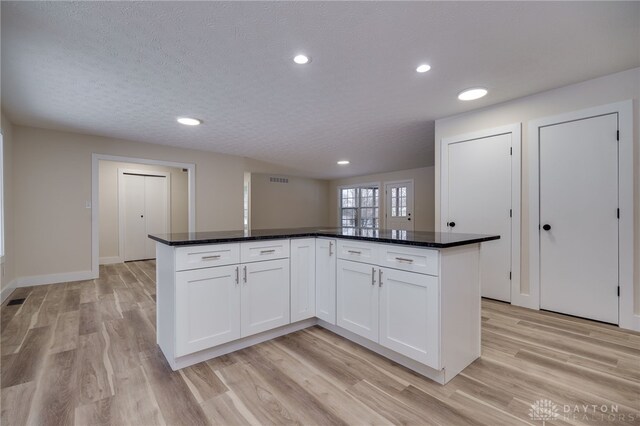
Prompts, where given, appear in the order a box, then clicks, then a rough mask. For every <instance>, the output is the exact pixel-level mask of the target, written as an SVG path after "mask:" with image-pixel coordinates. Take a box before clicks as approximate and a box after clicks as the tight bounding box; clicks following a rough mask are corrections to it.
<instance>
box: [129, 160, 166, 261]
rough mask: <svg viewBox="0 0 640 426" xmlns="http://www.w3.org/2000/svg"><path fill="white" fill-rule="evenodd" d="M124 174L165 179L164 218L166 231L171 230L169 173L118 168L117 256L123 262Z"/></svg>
mask: <svg viewBox="0 0 640 426" xmlns="http://www.w3.org/2000/svg"><path fill="white" fill-rule="evenodd" d="M124 174H134V175H143V176H162V177H164V178H165V179H166V181H165V184H166V186H167V189H166V190H167V216H166V218H165V222H166V223H165V226H166V229H167V231H168V232H171V173H167V172H157V171H155V170H136V169H121V168H118V257H119V258H120V262H124V260H125V253H124V214H125V211H124V201H123V199H124V195H123V194H124V178H123V175H124Z"/></svg>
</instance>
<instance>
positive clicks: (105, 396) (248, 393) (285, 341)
mask: <svg viewBox="0 0 640 426" xmlns="http://www.w3.org/2000/svg"><path fill="white" fill-rule="evenodd" d="M154 276H155V265H154V262H153V261H147V262H135V263H127V264H118V265H109V266H106V267H101V269H100V279H97V280H93V281H83V282H72V283H66V284H56V285H49V286H40V287H31V288H21V289H18V290H16V292H14V294H13V295H12V296H11V297H10V298H9V299H12V298H19V297H26V301H25V303H24V304H23V305H18V306H3V307H2V309H1V319H0V321H1V326H2V333H1V353H2V358H1V364H2V365H1V367H2V373H1V376H0V379H1V389H2V398H1V403H2V407H1V410H2V415H1V423H2V425H3V426H4V425H13V424H16V425H22V424H38V425H71V424H77V425H89V424H113V425H123V424H134V425H155V424H169V425H200V424H203V425H204V424H220V425H240V424H294V423H295V424H304V425H329V424H331V425H333V424H350V425H363V424H416V425H430V424H438V425H471V424H485V425H503V424H504V425H517V424H533V425H541V424H542V421H540V420H534V419H532V418H531V417H530V409H531V404H533V403H535V402H536V401H538V400H550V401H552V402H553V403H554V404H557V407H558V414H559V417H558V418H556V419H554V420H553V421H552V422H547V424H548V425H564V424H589V425H593V424H640V411H639V410H640V334H638V333H631V332H626V331H622V330H620V329H619V328H617V327H613V326H609V325H605V324H599V323H595V322H591V321H585V320H581V319H576V318H572V317H566V316H562V315H557V314H552V313H546V312H536V311H530V310H526V309H520V308H515V307H512V306H510V305H506V304H503V303H498V302H493V301H487V300H485V301H483V309H482V327H483V329H482V358H481V359H478V360H477V361H475V362H474V363H473V364H472V365H471V366H469V367H468V368H467V369H465V370H464V371H463V372H462V374H460V375H459V376H457V377H456V378H455V379H453V380H452V381H451V382H450V383H449V384H447V385H446V386H440V385H438V384H436V383H434V382H431V381H429V380H428V379H425V378H422V377H420V376H418V375H417V374H414V373H413V372H411V371H409V370H407V369H405V368H403V367H401V366H399V365H397V364H394V363H393V362H391V361H388V360H386V359H384V358H381V357H379V356H378V355H376V354H374V353H372V352H370V351H368V350H366V349H364V348H362V347H360V346H358V345H356V344H354V343H351V342H349V341H347V340H345V339H342V338H340V337H338V336H336V335H334V334H332V333H331V332H329V331H326V330H324V329H322V328H319V327H314V328H310V329H307V330H303V331H300V332H297V333H294V334H291V335H288V336H284V337H281V338H278V339H275V340H273V341H270V342H266V343H262V344H260V345H257V346H254V347H252V348H248V349H244V350H242V351H239V352H236V353H233V354H230V355H226V356H223V357H220V358H217V359H214V360H211V361H208V362H204V363H201V364H198V365H195V366H192V367H189V368H186V369H183V370H181V371H179V372H172V371H171V369H170V368H169V366H168V364H167V363H166V361H165V360H164V358H163V356H162V354H161V352H160V350H159V349H158V347H157V346H156V344H155V283H154ZM594 404H595V405H597V407H598V408H595V409H594V408H593V405H594ZM584 405H588V406H589V407H583V406H584ZM612 405H613V406H614V407H611V406H612ZM565 406H569V407H570V409H571V413H565V410H566V408H565ZM605 408H606V409H607V410H608V411H611V410H616V409H617V412H616V413H614V414H611V413H606V414H603V410H604V409H605ZM576 409H577V410H578V411H577V412H574V410H576ZM585 410H586V412H585Z"/></svg>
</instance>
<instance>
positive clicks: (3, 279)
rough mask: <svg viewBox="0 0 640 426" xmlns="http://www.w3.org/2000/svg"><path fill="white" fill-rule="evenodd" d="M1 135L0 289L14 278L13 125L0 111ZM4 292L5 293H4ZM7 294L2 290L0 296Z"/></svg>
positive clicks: (4, 287)
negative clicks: (0, 233)
mask: <svg viewBox="0 0 640 426" xmlns="http://www.w3.org/2000/svg"><path fill="white" fill-rule="evenodd" d="M0 116H1V119H2V124H1V126H2V127H1V128H2V135H3V138H2V139H3V153H2V154H3V155H2V158H3V166H2V167H3V182H4V188H3V189H4V232H5V235H4V250H5V256H4V261H3V263H2V265H1V266H0V291H3V290H5V289H7V286H8V285H10V284H11V282H12V281H13V279H14V278H15V273H14V259H15V253H14V245H13V241H14V232H13V221H14V215H13V161H12V158H13V125H12V124H11V122H10V121H9V120H8V119H7V117H5V115H4V114H2V113H1V112H0ZM5 293H6V294H5ZM6 295H8V293H7V292H2V296H3V297H5V296H6Z"/></svg>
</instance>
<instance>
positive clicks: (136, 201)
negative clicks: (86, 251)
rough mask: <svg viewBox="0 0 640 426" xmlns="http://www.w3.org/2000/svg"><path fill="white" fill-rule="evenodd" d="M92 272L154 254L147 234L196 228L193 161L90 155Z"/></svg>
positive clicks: (95, 273)
mask: <svg viewBox="0 0 640 426" xmlns="http://www.w3.org/2000/svg"><path fill="white" fill-rule="evenodd" d="M92 157H93V158H92V201H91V207H92V224H91V226H92V273H93V276H94V277H96V278H97V277H98V274H99V265H101V264H112V263H121V262H125V261H132V260H144V259H153V258H155V242H153V241H151V240H150V239H149V238H148V237H147V236H148V234H165V233H182V232H185V233H186V232H195V185H194V183H195V165H194V164H188V163H175V162H169V161H158V160H148V159H141V158H130V157H116V156H109V155H101V154H93V156H92Z"/></svg>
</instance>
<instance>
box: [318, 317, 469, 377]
mask: <svg viewBox="0 0 640 426" xmlns="http://www.w3.org/2000/svg"><path fill="white" fill-rule="evenodd" d="M318 325H319V326H320V327H322V328H326V329H327V330H329V331H331V332H332V333H335V334H337V335H338V336H340V337H344V338H345V339H347V340H350V341H352V342H354V343H357V344H358V345H360V346H363V347H365V348H367V349H369V350H370V351H373V352H375V353H377V354H378V355H381V356H383V357H384V358H387V359H389V360H391V361H393V362H396V363H398V364H400V365H402V366H403V367H406V368H408V369H409V370H413V371H415V372H416V373H418V374H421V375H423V376H425V377H427V378H429V379H431V380H433V381H434V382H436V383H439V384H441V385H444V384H446V383H447V382H448V381H449V380H451V379H453V377H454V376H455V374H454V375H451V374H448V375H447V371H446V368H442V370H436V369H434V368H431V367H429V366H428V365H426V364H423V363H421V362H418V361H416V360H413V359H411V358H409V357H406V356H404V355H402V354H399V353H398V352H395V351H393V350H391V349H388V348H385V347H384V346H382V345H380V344H379V343H376V342H374V341H372V340H369V339H367V338H365V337H362V336H359V335H357V334H355V333H353V332H351V331H349V330H346V329H344V328H342V327H340V326H337V325H333V324H330V323H328V322H326V321H324V320H321V319H318ZM456 374H458V373H456Z"/></svg>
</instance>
